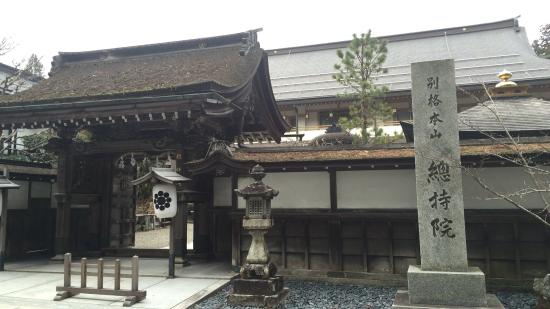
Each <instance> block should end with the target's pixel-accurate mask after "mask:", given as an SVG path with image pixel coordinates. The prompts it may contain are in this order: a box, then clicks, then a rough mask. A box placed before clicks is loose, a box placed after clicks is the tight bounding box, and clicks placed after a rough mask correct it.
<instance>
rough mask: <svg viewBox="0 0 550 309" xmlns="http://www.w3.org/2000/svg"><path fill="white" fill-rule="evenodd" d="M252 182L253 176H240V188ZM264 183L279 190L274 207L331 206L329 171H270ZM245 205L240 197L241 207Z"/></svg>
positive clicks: (273, 203) (272, 205)
mask: <svg viewBox="0 0 550 309" xmlns="http://www.w3.org/2000/svg"><path fill="white" fill-rule="evenodd" d="M251 182H252V179H251V178H248V177H239V189H242V188H244V187H246V186H247V185H249V184H250V183H251ZM264 183H266V184H267V185H269V186H270V187H272V188H274V189H277V190H279V195H278V196H276V197H275V198H274V199H273V201H272V202H271V207H272V208H302V209H304V208H306V209H312V208H324V209H326V208H330V184H329V174H328V172H289V173H284V172H282V173H268V174H267V176H266V177H265V178H264ZM244 207H245V202H244V199H242V198H239V208H244Z"/></svg>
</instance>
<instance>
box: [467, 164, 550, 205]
mask: <svg viewBox="0 0 550 309" xmlns="http://www.w3.org/2000/svg"><path fill="white" fill-rule="evenodd" d="M472 172H473V173H475V174H476V175H478V176H479V177H480V178H481V179H483V180H484V182H485V183H487V184H488V185H489V186H490V187H491V188H492V189H494V190H496V191H497V192H500V193H504V194H511V193H513V192H517V191H518V190H520V189H522V188H526V187H527V186H529V185H530V184H531V183H532V182H531V179H530V177H529V176H528V175H527V174H526V173H525V171H524V170H523V169H522V168H518V167H491V168H483V169H472ZM547 177H548V176H547ZM462 190H463V191H464V207H465V208H471V209H500V208H504V209H516V208H515V207H514V206H512V205H511V204H509V203H508V202H505V201H503V200H498V199H489V200H488V198H494V195H493V194H491V193H490V192H488V191H486V190H484V189H483V188H482V187H481V186H480V185H479V184H478V183H477V182H476V181H475V180H474V178H472V176H469V175H467V174H465V173H463V175H462ZM547 198H550V195H548V194H547ZM518 201H519V202H520V203H521V204H522V205H524V206H526V207H528V208H542V207H543V203H542V200H541V198H540V195H537V194H530V195H528V196H525V197H523V198H521V199H518Z"/></svg>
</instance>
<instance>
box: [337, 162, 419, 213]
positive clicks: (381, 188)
mask: <svg viewBox="0 0 550 309" xmlns="http://www.w3.org/2000/svg"><path fill="white" fill-rule="evenodd" d="M336 182H337V186H336V196H337V198H338V208H339V209H351V208H363V209H364V208H368V209H403V208H409V209H411V208H412V209H414V208H416V193H415V176H414V170H374V171H339V172H336Z"/></svg>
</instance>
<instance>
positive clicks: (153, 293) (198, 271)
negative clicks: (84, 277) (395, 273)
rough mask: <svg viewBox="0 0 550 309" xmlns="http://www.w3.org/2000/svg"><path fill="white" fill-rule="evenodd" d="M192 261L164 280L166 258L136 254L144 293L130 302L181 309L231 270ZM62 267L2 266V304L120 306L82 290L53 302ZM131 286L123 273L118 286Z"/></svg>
mask: <svg viewBox="0 0 550 309" xmlns="http://www.w3.org/2000/svg"><path fill="white" fill-rule="evenodd" d="M105 260H110V259H109V258H105ZM90 262H91V261H90ZM122 263H123V265H128V264H129V259H122ZM191 263H192V265H191V266H188V267H183V268H182V267H181V266H180V267H177V268H176V277H177V278H175V279H166V278H165V276H166V274H167V268H168V263H167V261H166V260H165V259H140V280H139V289H145V290H146V291H147V298H146V299H145V300H143V301H141V302H139V303H136V304H135V305H133V306H132V307H134V308H151V309H165V308H166V309H167V308H174V309H183V308H186V307H187V305H189V304H190V302H191V300H196V299H197V298H199V297H200V296H202V295H205V294H207V292H209V291H211V290H215V289H217V288H219V287H221V286H223V285H225V284H226V283H228V282H229V280H230V278H231V277H232V276H234V275H235V274H234V273H233V272H232V271H231V266H230V264H229V263H222V262H211V263H207V262H201V261H191ZM62 270H63V265H62V264H61V263H58V262H50V261H47V260H37V261H22V262H15V263H8V264H7V265H6V271H4V272H0V309H16V308H18V309H19V308H28V309H31V308H32V309H34V308H79V309H85V308H90V309H95V308H113V306H114V307H122V304H123V301H124V298H123V297H118V296H103V295H87V294H80V295H76V296H74V297H71V298H68V299H65V300H63V301H60V302H54V301H53V298H54V296H55V294H56V292H55V287H56V286H59V285H62V284H63V274H62ZM113 281H114V280H113V278H112V277H105V279H104V286H105V287H106V288H112V286H113ZM72 282H73V285H77V284H80V277H79V276H72ZM88 286H90V287H94V286H96V280H95V277H93V276H89V277H88ZM129 287H130V279H125V278H123V279H122V280H121V288H123V289H128V288H129Z"/></svg>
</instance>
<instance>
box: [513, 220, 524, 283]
mask: <svg viewBox="0 0 550 309" xmlns="http://www.w3.org/2000/svg"><path fill="white" fill-rule="evenodd" d="M512 228H513V231H514V262H515V270H516V278H517V279H521V277H522V275H521V253H520V241H519V230H518V223H517V220H514V223H512Z"/></svg>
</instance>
